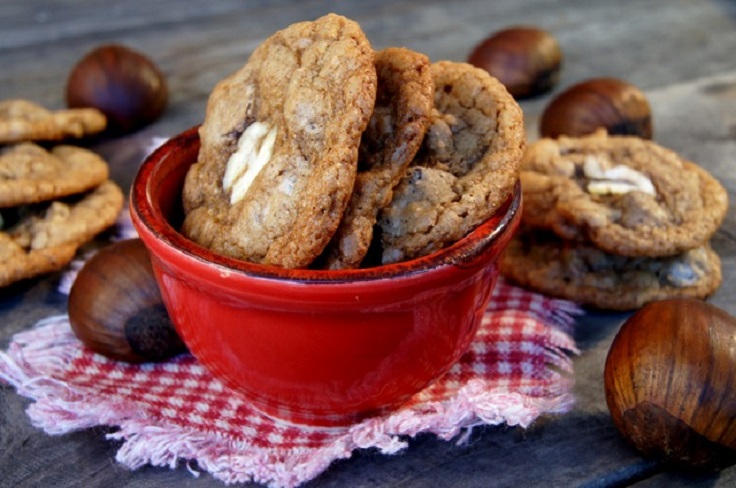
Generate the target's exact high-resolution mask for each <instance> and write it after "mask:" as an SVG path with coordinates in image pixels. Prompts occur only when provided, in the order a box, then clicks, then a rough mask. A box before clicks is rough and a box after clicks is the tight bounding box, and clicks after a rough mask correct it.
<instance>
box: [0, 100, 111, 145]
mask: <svg viewBox="0 0 736 488" xmlns="http://www.w3.org/2000/svg"><path fill="white" fill-rule="evenodd" d="M106 126H107V118H106V117H105V115H104V114H103V113H102V112H100V111H99V110H97V109H94V108H74V109H63V110H48V109H46V108H44V107H42V106H41V105H38V104H36V103H33V102H30V101H28V100H22V99H12V100H4V101H2V102H0V143H4V144H7V143H13V142H24V141H59V140H62V139H66V138H80V137H84V136H88V135H92V134H97V133H98V132H102V131H103V130H104V129H105V127H106Z"/></svg>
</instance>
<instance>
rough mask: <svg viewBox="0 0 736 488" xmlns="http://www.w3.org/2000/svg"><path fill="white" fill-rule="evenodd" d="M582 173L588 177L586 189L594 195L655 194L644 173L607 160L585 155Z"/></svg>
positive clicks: (650, 181) (655, 191)
mask: <svg viewBox="0 0 736 488" xmlns="http://www.w3.org/2000/svg"><path fill="white" fill-rule="evenodd" d="M583 173H584V174H585V176H587V177H588V178H590V179H591V180H593V181H591V182H589V183H588V187H587V190H588V192H589V193H593V194H595V195H621V194H623V193H628V192H630V191H640V192H643V193H646V194H648V195H652V196H656V195H657V190H656V189H655V188H654V185H653V184H652V180H650V179H649V178H648V177H647V176H646V175H645V174H644V173H641V172H639V171H637V170H635V169H633V168H630V167H628V166H624V165H621V164H619V165H615V166H612V165H611V164H610V162H608V160H605V159H602V158H598V157H595V156H586V158H585V161H583Z"/></svg>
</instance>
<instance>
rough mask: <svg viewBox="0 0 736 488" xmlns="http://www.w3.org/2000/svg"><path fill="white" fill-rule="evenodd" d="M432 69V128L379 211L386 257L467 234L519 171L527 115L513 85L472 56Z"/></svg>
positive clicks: (414, 253) (412, 253) (426, 249)
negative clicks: (509, 88) (473, 62)
mask: <svg viewBox="0 0 736 488" xmlns="http://www.w3.org/2000/svg"><path fill="white" fill-rule="evenodd" d="M431 73H432V78H433V80H434V84H435V93H434V105H435V109H434V110H433V112H432V115H431V116H430V125H429V128H428V129H427V134H426V135H425V138H424V141H423V143H422V147H421V148H420V150H419V152H418V154H417V157H416V158H415V161H414V162H413V163H412V165H411V166H410V167H409V168H408V169H407V172H406V175H405V176H404V177H403V178H402V180H401V181H400V182H399V184H398V185H397V187H396V188H395V190H394V195H393V199H392V201H391V203H390V204H389V206H388V207H387V208H385V209H384V210H383V211H382V213H381V216H380V218H379V226H380V229H381V243H382V247H383V256H382V261H383V263H384V264H385V263H393V262H398V261H402V260H405V259H410V258H414V257H418V256H421V255H425V254H429V253H431V252H433V251H436V250H438V249H441V248H443V247H444V246H446V245H448V244H450V243H452V242H455V241H457V240H459V239H461V238H462V237H463V236H465V235H466V234H468V233H469V232H470V231H471V230H472V229H473V228H475V227H476V226H477V225H478V224H480V223H481V222H483V221H484V220H486V219H488V218H489V217H490V216H491V215H493V214H494V213H495V212H496V211H497V210H498V208H499V207H500V206H501V205H502V204H503V203H504V202H505V201H506V199H507V198H508V197H509V196H510V194H511V192H512V191H513V187H514V184H515V183H516V181H517V179H518V176H519V166H520V164H521V159H522V155H523V153H524V149H525V145H526V138H525V133H524V122H523V116H522V112H521V109H520V108H519V106H518V104H517V103H516V102H515V101H514V99H513V97H511V95H509V93H508V92H507V91H506V88H504V86H503V85H502V84H501V83H500V82H499V81H498V80H496V79H495V78H493V77H491V76H490V75H489V74H488V72H486V71H484V70H481V69H478V68H475V67H473V66H471V65H469V64H466V63H455V62H451V61H440V62H437V63H434V64H433V65H432V67H431Z"/></svg>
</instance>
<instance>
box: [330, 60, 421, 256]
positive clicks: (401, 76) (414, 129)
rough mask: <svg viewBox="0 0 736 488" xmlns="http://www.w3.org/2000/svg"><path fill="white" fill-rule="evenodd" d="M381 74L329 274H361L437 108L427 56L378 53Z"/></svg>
mask: <svg viewBox="0 0 736 488" xmlns="http://www.w3.org/2000/svg"><path fill="white" fill-rule="evenodd" d="M376 73H377V76H378V91H377V94H376V105H375V106H374V108H373V114H372V115H371V120H370V123H369V124H368V127H367V128H366V131H365V132H364V133H363V136H362V139H361V143H360V151H359V159H358V174H357V176H356V179H355V186H354V188H353V192H352V195H351V197H350V202H349V203H348V206H347V208H346V209H345V214H344V215H343V217H342V221H341V222H340V226H339V227H338V229H337V232H336V233H335V236H334V237H333V238H332V241H331V242H330V244H329V246H328V247H327V249H326V250H325V256H324V258H323V259H322V261H323V263H321V264H320V265H319V267H324V268H326V269H349V268H357V267H359V266H360V264H361V263H362V262H363V259H364V258H365V256H366V254H367V253H368V250H369V248H370V246H371V242H372V241H373V235H374V232H373V230H374V226H375V225H376V221H377V220H378V215H379V212H380V211H381V210H382V209H383V208H385V207H386V206H387V205H388V204H389V202H390V201H391V198H392V196H393V189H394V187H395V186H396V185H397V184H398V183H399V180H400V179H401V177H402V176H404V173H405V172H406V168H407V166H409V164H410V163H411V162H412V161H413V160H414V157H415V156H416V153H417V151H418V150H419V147H420V145H421V144H422V140H423V139H424V135H425V132H426V130H427V126H428V125H429V121H430V113H431V111H432V109H433V107H434V81H433V79H432V76H431V73H430V62H429V59H428V58H427V56H425V55H424V54H421V53H417V52H414V51H411V50H409V49H406V48H397V47H389V48H386V49H384V50H382V51H379V52H377V53H376Z"/></svg>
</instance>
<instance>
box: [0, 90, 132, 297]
mask: <svg viewBox="0 0 736 488" xmlns="http://www.w3.org/2000/svg"><path fill="white" fill-rule="evenodd" d="M105 123H106V121H105V116H104V115H103V114H102V113H100V112H98V111H97V110H94V109H75V110H59V111H49V110H46V109H45V108H43V107H41V106H39V105H37V104H35V103H32V102H28V101H25V100H7V101H2V102H0V286H6V285H8V284H10V283H13V282H16V281H19V280H22V279H26V278H31V277H34V276H37V275H40V274H43V273H48V272H52V271H56V270H59V269H61V268H63V267H64V266H65V265H66V264H68V263H69V262H70V261H71V260H72V259H73V258H74V254H75V253H76V251H77V249H78V248H79V246H81V245H82V244H84V243H86V242H88V241H90V240H91V239H92V238H93V237H94V236H95V235H96V234H98V233H99V232H101V231H102V230H104V229H105V228H107V227H109V226H111V225H112V224H113V223H114V222H115V220H116V218H117V216H118V214H119V212H120V210H121V209H122V206H123V200H124V198H123V193H122V191H121V190H120V188H119V187H118V186H117V185H116V184H115V183H113V182H112V181H110V180H109V179H108V178H109V169H108V166H107V163H106V162H105V161H104V160H102V159H101V158H100V157H99V156H97V155H96V154H95V153H93V152H91V151H89V150H87V149H83V148H81V147H77V146H73V145H65V144H56V143H59V142H61V141H63V140H64V139H69V138H79V137H83V136H86V135H88V134H94V133H97V132H100V131H102V130H103V129H104V128H105Z"/></svg>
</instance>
